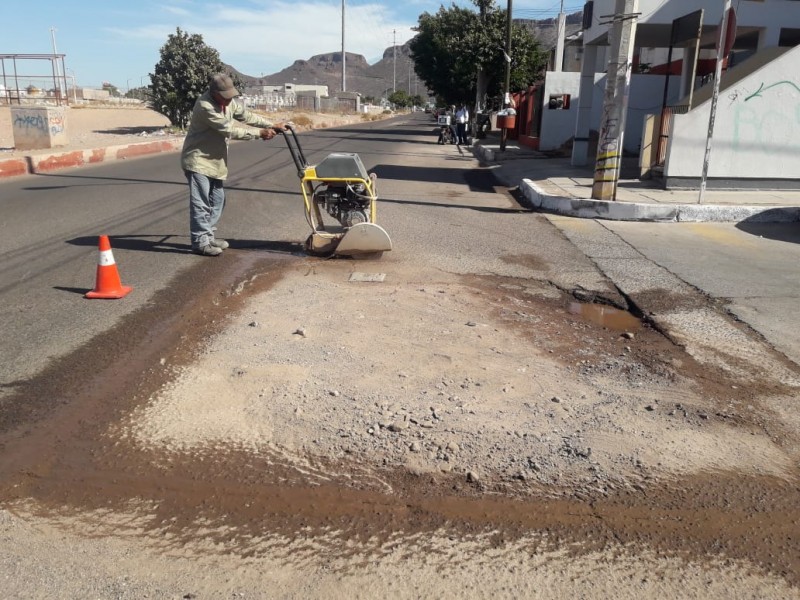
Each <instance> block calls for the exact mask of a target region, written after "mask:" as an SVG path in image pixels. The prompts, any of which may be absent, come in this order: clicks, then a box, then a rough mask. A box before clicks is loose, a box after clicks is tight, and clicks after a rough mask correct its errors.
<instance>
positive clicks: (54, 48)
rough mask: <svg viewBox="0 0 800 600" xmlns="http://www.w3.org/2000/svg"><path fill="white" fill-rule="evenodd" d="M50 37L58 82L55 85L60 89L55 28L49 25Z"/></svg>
mask: <svg viewBox="0 0 800 600" xmlns="http://www.w3.org/2000/svg"><path fill="white" fill-rule="evenodd" d="M50 38H51V39H52V40H53V67H54V68H55V71H56V81H57V82H58V83H56V87H57V88H58V89H59V90H60V89H61V71H59V69H58V59H57V58H56V57H57V56H58V50H57V49H56V28H55V27H51V28H50ZM64 77H66V73H65V74H64Z"/></svg>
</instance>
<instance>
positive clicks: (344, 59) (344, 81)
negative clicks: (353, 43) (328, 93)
mask: <svg viewBox="0 0 800 600" xmlns="http://www.w3.org/2000/svg"><path fill="white" fill-rule="evenodd" d="M344 2H345V0H342V91H343V92H346V91H347V78H346V76H345V72H346V70H347V55H346V54H345V53H344Z"/></svg>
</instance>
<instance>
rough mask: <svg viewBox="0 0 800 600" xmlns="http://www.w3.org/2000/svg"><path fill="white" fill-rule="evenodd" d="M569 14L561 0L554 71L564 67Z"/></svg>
mask: <svg viewBox="0 0 800 600" xmlns="http://www.w3.org/2000/svg"><path fill="white" fill-rule="evenodd" d="M566 23H567V16H566V15H565V14H564V0H561V11H560V12H559V13H558V26H557V28H556V56H555V61H553V71H561V70H562V69H563V68H564V35H565V33H566V31H565V30H566Z"/></svg>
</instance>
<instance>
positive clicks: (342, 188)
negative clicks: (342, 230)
mask: <svg viewBox="0 0 800 600" xmlns="http://www.w3.org/2000/svg"><path fill="white" fill-rule="evenodd" d="M371 200H372V199H371V197H370V195H369V194H368V191H367V187H366V186H365V185H364V184H363V183H336V184H328V185H325V184H322V185H320V186H319V187H317V189H316V190H314V204H316V205H317V206H318V207H320V209H322V210H324V211H325V212H326V213H328V214H329V215H330V216H332V217H333V218H334V219H336V220H337V221H338V222H339V223H340V224H341V226H342V227H352V226H353V225H356V224H358V223H369V211H370V202H371Z"/></svg>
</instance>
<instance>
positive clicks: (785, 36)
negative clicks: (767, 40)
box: [778, 27, 800, 46]
mask: <svg viewBox="0 0 800 600" xmlns="http://www.w3.org/2000/svg"><path fill="white" fill-rule="evenodd" d="M797 45H800V29H792V28H789V27H783V28H781V35H780V37H779V38H778V46H797Z"/></svg>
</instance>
